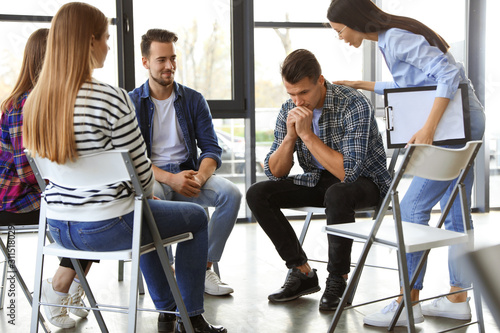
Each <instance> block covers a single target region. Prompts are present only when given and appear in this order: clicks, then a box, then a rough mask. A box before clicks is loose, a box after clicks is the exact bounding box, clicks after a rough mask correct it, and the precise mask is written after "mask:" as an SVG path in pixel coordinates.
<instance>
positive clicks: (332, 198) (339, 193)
mask: <svg viewBox="0 0 500 333" xmlns="http://www.w3.org/2000/svg"><path fill="white" fill-rule="evenodd" d="M342 185H343V184H340V183H338V184H335V185H334V186H330V188H329V189H328V190H327V191H326V193H325V207H328V208H332V209H339V208H345V207H350V206H354V201H355V198H353V197H352V195H351V194H350V191H349V189H348V188H347V186H342Z"/></svg>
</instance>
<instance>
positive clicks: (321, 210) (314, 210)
mask: <svg viewBox="0 0 500 333" xmlns="http://www.w3.org/2000/svg"><path fill="white" fill-rule="evenodd" d="M400 151H401V150H400V149H399V148H397V149H394V150H393V151H392V155H391V162H390V163H389V166H388V168H387V170H388V171H389V174H390V175H391V177H393V176H394V169H395V168H396V163H397V161H398V157H399V154H400ZM381 204H382V201H380V203H379V205H378V206H372V207H366V208H363V209H358V210H356V214H360V215H361V214H362V215H370V216H372V217H373V218H374V219H375V217H376V216H377V212H378V210H379V209H380V205H381ZM287 209H290V210H296V211H300V212H305V213H307V214H306V218H305V220H304V224H303V225H302V230H301V232H300V236H299V244H300V245H301V246H303V245H304V241H305V239H306V235H307V232H308V231H309V226H310V225H311V220H312V217H313V215H314V214H316V215H326V213H325V207H314V206H304V207H293V208H287ZM308 260H309V261H314V262H319V263H324V264H326V263H328V262H327V261H326V260H324V259H316V258H308ZM376 267H379V268H385V269H389V270H392V269H393V268H390V267H382V266H376ZM291 272H292V270H291V269H289V270H288V274H287V276H286V278H285V281H286V280H287V279H288V276H289V275H290V273H291ZM351 301H352V299H350V300H349V301H348V303H349V304H350V303H351Z"/></svg>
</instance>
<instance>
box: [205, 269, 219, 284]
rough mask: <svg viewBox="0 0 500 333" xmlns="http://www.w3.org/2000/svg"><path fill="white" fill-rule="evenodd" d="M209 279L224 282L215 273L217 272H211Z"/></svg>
mask: <svg viewBox="0 0 500 333" xmlns="http://www.w3.org/2000/svg"><path fill="white" fill-rule="evenodd" d="M208 280H210V282H213V283H215V284H222V281H221V280H220V278H219V276H218V275H217V274H215V272H210V273H209V274H208Z"/></svg>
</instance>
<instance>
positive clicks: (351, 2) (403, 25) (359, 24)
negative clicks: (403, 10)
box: [327, 0, 450, 53]
mask: <svg viewBox="0 0 500 333" xmlns="http://www.w3.org/2000/svg"><path fill="white" fill-rule="evenodd" d="M327 18H328V20H329V21H330V22H335V23H341V24H345V25H346V26H348V27H349V28H351V29H354V30H357V31H359V32H363V33H368V32H378V31H383V30H388V29H390V28H399V29H404V30H408V31H411V32H413V33H414V34H418V35H422V36H424V37H425V39H426V40H427V42H429V44H430V45H432V46H436V47H438V48H439V49H440V50H441V51H442V52H443V53H446V52H448V49H449V48H450V45H448V43H446V41H445V40H444V39H443V37H441V36H440V35H439V34H437V33H436V32H435V31H434V30H432V29H431V28H429V27H428V26H426V25H425V24H423V23H421V22H419V21H417V20H415V19H412V18H409V17H405V16H397V15H391V14H388V13H386V12H384V11H383V10H381V9H380V8H378V7H377V6H376V5H375V4H374V3H373V2H372V1H370V0H332V2H331V3H330V7H328V14H327Z"/></svg>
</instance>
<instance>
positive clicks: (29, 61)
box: [0, 28, 49, 113]
mask: <svg viewBox="0 0 500 333" xmlns="http://www.w3.org/2000/svg"><path fill="white" fill-rule="evenodd" d="M48 34H49V29H46V28H43V29H38V30H36V31H35V32H33V33H32V34H31V36H30V37H29V38H28V41H27V42H26V46H25V47H24V55H23V62H22V63H21V71H20V72H19V77H18V78H17V82H16V84H15V85H14V88H13V89H12V92H11V93H10V95H9V96H8V97H7V98H6V99H5V100H4V101H3V103H2V105H1V106H0V109H1V110H2V113H5V112H7V110H8V109H9V108H11V107H12V106H13V105H14V104H15V103H17V100H18V99H19V97H21V96H22V95H23V94H24V93H25V92H27V91H30V90H31V89H33V87H34V86H35V84H36V81H37V79H38V75H39V74H40V70H41V69H42V65H43V58H44V56H45V50H46V49H47V35H48Z"/></svg>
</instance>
